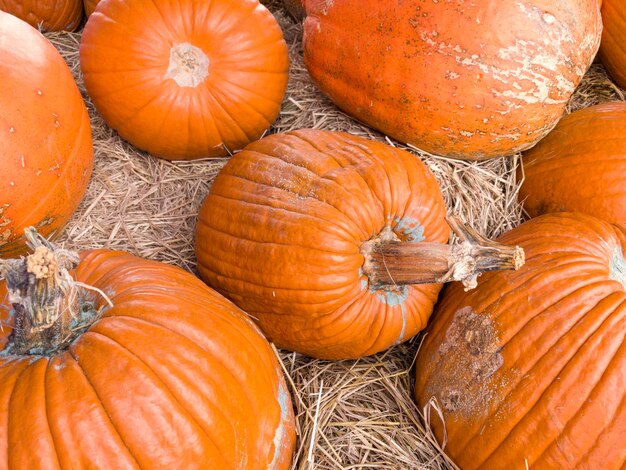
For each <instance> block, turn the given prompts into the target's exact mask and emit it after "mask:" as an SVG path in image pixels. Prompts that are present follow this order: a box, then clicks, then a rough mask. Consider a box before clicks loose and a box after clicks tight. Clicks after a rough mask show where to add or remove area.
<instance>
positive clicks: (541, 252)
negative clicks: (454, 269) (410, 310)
mask: <svg viewBox="0 0 626 470" xmlns="http://www.w3.org/2000/svg"><path fill="white" fill-rule="evenodd" d="M499 241H500V242H502V243H507V244H508V243H510V244H519V245H520V246H521V247H523V248H524V250H525V253H526V265H525V266H524V268H523V269H520V270H519V271H516V272H510V271H507V272H504V271H503V272H498V273H488V274H485V275H484V276H483V277H482V278H481V282H480V285H479V286H478V287H477V288H476V289H474V290H473V291H471V292H463V289H462V286H460V285H458V284H453V285H451V286H449V287H448V288H447V290H446V291H445V292H444V293H443V294H442V298H441V300H440V302H439V303H438V304H437V307H436V308H435V312H434V314H433V318H432V322H431V323H430V325H429V327H428V329H427V330H426V335H425V336H424V342H423V343H422V345H421V348H420V350H419V353H418V356H417V361H416V371H415V373H416V386H415V396H416V398H417V401H418V404H419V405H420V407H421V408H426V410H427V411H428V410H430V416H431V423H433V425H434V429H435V432H436V435H437V437H438V439H439V441H440V442H444V441H445V442H446V445H445V451H446V453H448V454H449V455H450V456H451V457H452V459H453V460H454V461H455V462H456V463H457V465H459V467H461V468H463V469H467V470H471V469H476V468H485V469H486V468H494V469H501V468H502V469H504V468H507V469H508V468H524V467H526V468H564V469H565V468H567V469H587V468H588V469H596V468H597V469H600V468H602V469H620V468H624V466H626V446H625V445H624V444H625V443H626V440H625V439H624V436H626V259H625V258H624V254H625V253H626V226H624V225H621V226H620V225H617V226H616V225H611V224H609V223H608V222H604V221H601V220H599V219H596V218H593V217H591V216H588V215H583V214H575V213H560V214H549V215H543V216H540V217H538V218H536V219H532V220H530V221H529V222H526V223H525V224H523V225H521V226H519V227H517V228H516V229H514V230H512V231H511V232H509V233H507V234H506V235H504V236H503V237H501V238H500V240H499ZM435 405H436V406H437V407H438V409H439V410H440V412H441V416H442V417H443V419H444V421H445V437H444V426H443V423H442V422H441V420H440V419H439V417H438V415H437V413H436V412H435V411H434V409H435V408H434V406H435Z"/></svg>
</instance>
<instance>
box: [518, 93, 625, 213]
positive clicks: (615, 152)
mask: <svg viewBox="0 0 626 470" xmlns="http://www.w3.org/2000/svg"><path fill="white" fill-rule="evenodd" d="M522 162H523V163H522V165H523V171H522V169H520V171H519V176H520V177H521V176H522V175H523V176H524V182H523V184H522V187H521V189H520V192H519V198H520V200H522V201H524V209H526V211H527V212H528V213H529V214H530V215H531V217H535V216H537V215H539V214H545V213H548V212H557V211H577V212H584V213H586V214H591V215H594V216H596V217H599V218H601V219H604V220H607V221H609V222H613V223H618V222H619V223H624V224H626V103H625V102H613V103H604V104H600V105H596V106H591V107H589V108H585V109H581V110H579V111H576V112H574V113H572V114H570V115H568V116H566V117H564V118H563V119H562V120H561V122H559V124H558V125H557V126H556V128H555V129H554V130H553V131H552V133H550V135H548V136H547V137H546V138H545V139H543V140H542V141H541V142H539V144H537V145H536V146H535V147H533V148H532V149H530V150H528V151H527V152H525V153H524V155H523V159H522Z"/></svg>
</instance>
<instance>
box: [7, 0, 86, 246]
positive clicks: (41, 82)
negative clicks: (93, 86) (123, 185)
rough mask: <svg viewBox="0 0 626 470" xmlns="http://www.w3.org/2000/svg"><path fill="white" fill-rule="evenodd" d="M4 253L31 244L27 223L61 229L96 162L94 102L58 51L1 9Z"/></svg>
mask: <svg viewBox="0 0 626 470" xmlns="http://www.w3.org/2000/svg"><path fill="white" fill-rule="evenodd" d="M0 57H2V59H1V60H0V77H1V78H0V152H1V155H2V156H1V157H0V175H1V178H0V258H4V257H7V256H15V255H17V254H19V253H22V252H23V251H25V249H26V248H25V245H24V242H23V238H22V234H23V231H24V228H26V227H28V226H30V225H34V226H36V227H37V229H38V230H39V231H40V232H41V233H42V234H44V235H46V236H50V235H53V234H55V233H56V232H57V231H58V230H60V229H61V228H62V227H63V226H64V225H65V224H66V222H67V221H68V220H69V218H70V217H71V216H72V214H73V212H74V211H75V210H76V207H77V206H78V204H79V203H80V200H81V199H82V197H83V194H84V193H85V190H86V189H87V184H88V182H89V177H90V176H91V169H92V167H93V150H92V144H91V127H90V125H89V116H88V114H87V108H86V107H85V103H84V102H83V99H82V97H81V95H80V92H79V91H78V87H77V86H76V83H75V82H74V79H73V77H72V74H71V72H70V70H69V68H68V67H67V65H66V64H65V61H64V60H63V58H62V57H61V55H60V54H59V53H58V52H57V50H56V49H55V48H54V46H52V44H50V42H49V41H48V40H47V39H46V38H44V37H43V36H42V35H41V34H40V33H39V32H38V31H37V30H35V29H34V28H33V27H31V26H29V25H28V24H26V23H25V22H24V21H22V20H20V19H18V18H16V17H15V16H12V15H9V14H8V13H3V12H1V11H0Z"/></svg>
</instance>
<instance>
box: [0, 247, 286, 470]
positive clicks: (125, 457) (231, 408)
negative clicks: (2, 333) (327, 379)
mask: <svg viewBox="0 0 626 470" xmlns="http://www.w3.org/2000/svg"><path fill="white" fill-rule="evenodd" d="M39 250H41V248H39ZM48 253H49V252H45V249H44V254H43V255H42V256H41V257H40V258H39V260H35V261H34V262H33V263H31V262H30V261H28V262H27V264H28V266H29V268H28V269H30V273H29V274H28V276H29V279H31V281H33V282H35V283H38V284H37V285H39V284H42V283H47V282H51V283H52V285H53V286H56V285H58V286H60V285H63V286H64V287H67V286H72V283H68V282H66V281H67V280H66V278H64V277H63V276H62V275H59V276H58V277H59V280H58V281H52V279H51V278H50V277H48V278H43V279H34V277H35V276H36V275H38V274H40V273H41V272H46V273H49V272H54V270H56V269H57V268H62V267H63V266H64V261H65V260H66V259H67V255H64V256H63V257H61V256H58V257H57V258H56V261H55V263H57V265H56V266H55V267H51V266H52V264H48V265H47V266H45V265H43V268H44V269H40V270H39V271H37V270H36V269H35V268H36V267H37V265H42V260H47V259H49V258H48ZM57 253H58V252H57ZM37 255H41V253H39V252H38V251H35V254H34V255H31V257H29V260H30V259H31V258H33V259H34V258H35V257H36V256H37ZM2 263H3V261H2V260H0V272H1V271H2V269H5V271H4V274H5V275H7V269H6V268H7V264H4V265H3V264H2ZM22 265H23V264H22ZM32 266H35V268H32ZM9 268H11V267H10V266H9ZM46 268H49V269H46ZM20 272H21V271H20ZM9 273H10V271H9ZM23 273H26V269H24V271H23ZM13 274H15V271H13ZM22 276H23V274H22ZM75 278H76V279H77V280H78V281H80V282H82V283H85V284H87V285H90V286H92V287H91V289H93V288H96V289H100V290H101V291H103V292H104V293H106V295H107V296H108V298H109V299H110V301H111V302H112V305H113V306H112V307H107V302H105V301H104V300H103V297H102V296H101V295H100V294H99V293H98V292H96V291H93V290H85V289H84V288H82V287H81V286H78V287H77V286H76V285H75V284H74V285H73V287H74V288H77V290H74V291H73V292H77V293H78V297H77V301H76V303H75V304H71V303H69V301H68V300H67V298H62V299H60V300H59V302H60V303H59V304H58V305H60V306H65V305H73V306H74V307H75V308H74V310H73V315H71V316H69V315H67V317H68V318H65V319H64V314H63V312H65V311H67V310H70V309H67V310H62V309H60V308H59V307H58V305H57V307H56V310H55V308H53V310H54V311H55V312H61V315H60V316H59V318H58V319H56V320H54V323H44V325H45V329H42V328H39V330H38V331H43V333H39V335H40V336H37V334H38V333H36V332H35V333H32V334H30V335H29V334H27V333H25V331H26V332H28V331H29V329H30V330H31V331H36V330H37V327H38V326H39V324H38V323H36V322H35V319H36V318H37V315H36V313H37V310H35V311H34V312H31V311H30V310H28V309H27V307H25V305H27V304H26V303H20V302H22V300H23V299H24V298H26V297H27V296H28V292H30V291H28V292H27V294H24V292H23V290H21V289H19V288H17V295H18V296H21V297H17V303H14V309H13V312H14V319H15V322H16V323H19V324H20V325H21V326H22V329H21V330H20V331H21V332H22V335H15V334H14V335H13V336H12V337H11V338H10V339H11V340H12V341H10V342H9V344H8V345H7V346H6V349H5V350H4V351H3V353H2V355H1V357H0V438H1V439H0V442H2V445H1V446H0V459H1V460H2V462H3V466H5V467H6V468H16V469H17V468H24V469H26V468H46V469H52V468H76V469H78V468H116V469H117V468H185V469H187V468H216V469H217V468H237V469H258V468H276V469H287V468H289V466H290V462H291V457H292V453H293V450H294V445H295V432H294V417H293V411H292V409H291V402H290V398H289V393H288V391H287V388H286V385H285V382H284V380H283V376H282V371H281V368H280V366H279V364H278V362H277V360H276V357H275V356H274V353H273V351H272V349H271V348H270V346H269V344H268V343H267V341H266V340H265V339H264V338H263V336H262V335H261V334H260V333H259V331H258V330H257V328H256V327H255V326H254V325H253V324H252V323H251V322H250V320H249V319H248V318H247V317H246V315H244V314H243V312H241V311H240V310H239V309H237V308H236V307H235V306H234V305H232V303H230V302H229V301H227V300H226V299H224V298H223V297H221V296H220V295H219V294H217V293H216V292H214V291H212V290H211V289H209V288H207V287H206V286H205V285H204V284H203V283H202V282H201V281H200V280H198V279H197V278H195V277H194V276H192V275H191V274H189V273H187V272H185V271H183V270H181V269H179V268H176V267H173V266H168V265H165V264H162V263H157V262H151V261H145V260H142V259H140V258H136V257H134V256H131V255H129V254H125V253H120V252H113V251H107V250H97V251H92V252H87V253H83V254H82V255H81V259H80V264H79V265H78V267H77V269H76V271H75ZM7 279H15V277H11V274H8V277H7ZM18 279H20V278H19V276H18ZM62 283H63V284H62ZM11 287H12V288H13V289H15V288H16V287H15V285H14V284H12V285H11ZM39 287H41V286H39ZM37 292H51V291H49V290H46V289H43V290H38V291H37ZM30 298H33V297H30ZM34 298H37V299H38V300H40V301H48V300H53V299H47V298H46V297H45V296H42V295H40V294H39V295H35V297H34ZM13 301H14V302H16V292H13ZM44 305H48V304H47V303H44ZM0 307H2V309H8V306H7V305H6V304H5V305H4V306H2V304H1V303H0ZM98 312H99V313H98ZM33 313H34V315H33ZM24 327H26V328H24ZM16 331H17V329H16ZM46 332H52V333H51V334H48V333H46ZM65 334H70V335H73V336H70V337H69V338H65ZM35 449H36V451H35Z"/></svg>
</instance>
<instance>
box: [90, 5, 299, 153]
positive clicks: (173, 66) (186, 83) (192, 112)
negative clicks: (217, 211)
mask: <svg viewBox="0 0 626 470" xmlns="http://www.w3.org/2000/svg"><path fill="white" fill-rule="evenodd" d="M80 62H81V70H82V72H83V75H84V79H85V87H86V88H87V92H88V93H89V95H90V96H91V97H92V99H93V102H94V104H95V106H96V109H97V110H98V112H99V113H100V114H101V115H102V117H103V118H104V120H105V121H106V123H107V124H108V125H109V126H110V127H112V128H113V129H115V130H117V131H118V132H119V134H120V135H121V136H122V137H123V138H124V139H126V140H128V141H129V142H130V143H131V144H133V145H135V146H136V147H138V148H140V149H142V150H146V151H148V152H150V153H151V154H152V155H155V156H158V157H162V158H167V159H169V160H190V159H194V158H201V157H218V156H226V155H228V154H229V153H231V152H233V151H235V150H239V149H241V148H242V147H244V146H245V145H246V144H248V143H249V142H251V141H253V140H255V139H257V138H259V137H260V136H261V135H262V134H263V132H265V131H266V130H267V129H268V128H269V126H270V125H271V124H272V123H273V122H274V120H275V119H276V117H277V116H278V113H279V111H280V106H281V102H282V99H283V96H284V94H285V90H286V87H287V78H288V68H289V58H288V55H287V45H286V44H285V41H284V39H283V36H282V32H281V30H280V27H279V26H278V23H277V22H276V20H275V19H274V17H273V16H272V14H271V13H270V12H269V11H268V10H267V9H266V8H265V7H264V6H262V5H260V4H259V2H258V1H257V0H212V1H210V2H195V1H192V0H181V1H180V2H175V3H172V2H168V1H167V0H135V1H133V2H132V5H131V4H129V3H128V2H127V1H126V0H108V1H107V2H104V3H103V4H102V5H98V8H97V11H96V12H94V13H93V14H92V15H91V16H90V17H89V20H88V21H87V24H86V26H85V29H84V32H83V35H82V39H81V46H80Z"/></svg>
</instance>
